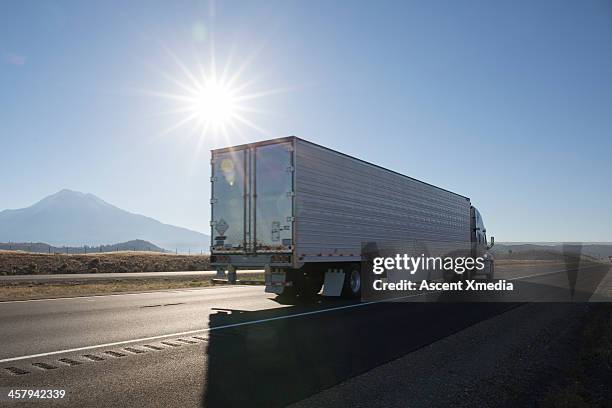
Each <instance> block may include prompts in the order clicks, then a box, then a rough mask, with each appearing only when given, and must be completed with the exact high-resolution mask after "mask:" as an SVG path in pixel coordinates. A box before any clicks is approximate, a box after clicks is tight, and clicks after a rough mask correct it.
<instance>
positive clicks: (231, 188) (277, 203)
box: [211, 142, 294, 254]
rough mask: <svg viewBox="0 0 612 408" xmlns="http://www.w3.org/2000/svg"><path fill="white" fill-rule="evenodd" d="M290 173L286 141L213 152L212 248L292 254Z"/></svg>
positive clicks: (290, 154) (290, 158)
mask: <svg viewBox="0 0 612 408" xmlns="http://www.w3.org/2000/svg"><path fill="white" fill-rule="evenodd" d="M293 171H294V170H293V144H292V143H290V142H285V143H275V144H269V145H262V146H254V147H249V148H245V149H241V150H234V151H226V152H215V153H213V160H212V182H213V183H212V199H211V203H212V237H213V238H212V246H213V248H212V249H213V250H214V251H225V252H240V253H251V254H253V253H257V252H290V251H291V249H292V248H293V196H294V193H293Z"/></svg>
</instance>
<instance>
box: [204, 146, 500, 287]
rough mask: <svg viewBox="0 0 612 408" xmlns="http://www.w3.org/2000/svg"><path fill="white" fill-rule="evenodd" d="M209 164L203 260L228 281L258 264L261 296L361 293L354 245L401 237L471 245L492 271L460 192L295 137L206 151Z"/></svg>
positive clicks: (482, 232) (479, 229)
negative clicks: (208, 226) (207, 240)
mask: <svg viewBox="0 0 612 408" xmlns="http://www.w3.org/2000/svg"><path fill="white" fill-rule="evenodd" d="M211 167H212V173H211V201H210V202H211V248H210V251H211V265H212V267H213V268H215V269H216V270H217V274H218V277H220V278H221V277H222V278H226V279H227V280H228V281H229V282H236V271H237V270H241V269H263V270H264V271H265V280H266V282H265V283H266V292H268V293H276V294H278V295H282V296H286V297H306V296H311V295H313V294H316V293H319V292H320V291H321V288H322V287H323V294H324V295H328V296H340V295H343V296H346V297H353V298H354V297H359V296H360V295H361V289H362V276H361V273H362V272H361V262H362V261H363V260H364V259H363V257H362V253H361V251H362V244H363V243H364V242H377V241H385V242H395V243H401V242H406V241H407V240H411V241H437V242H458V243H466V244H469V246H470V248H471V251H472V254H473V255H474V256H483V255H484V259H485V260H486V264H485V268H484V270H482V271H480V272H482V273H483V274H484V275H485V276H486V277H487V278H489V279H490V278H492V277H493V271H494V268H493V258H492V256H491V255H490V254H489V253H488V252H487V251H488V249H489V248H490V246H489V245H488V243H487V236H486V229H485V226H484V222H483V219H482V216H481V215H480V213H479V211H478V210H477V209H476V208H475V207H473V206H472V205H471V202H470V199H469V198H468V197H465V196H462V195H459V194H456V193H453V192H451V191H448V190H445V189H443V188H440V187H436V186H433V185H431V184H428V183H425V182H423V181H419V180H416V179H414V178H411V177H408V176H405V175H403V174H400V173H397V172H394V171H391V170H388V169H385V168H383V167H380V166H377V165H375V164H372V163H368V162H366V161H364V160H360V159H357V158H355V157H352V156H349V155H347V154H344V153H341V152H338V151H335V150H332V149H329V148H326V147H323V146H320V145H318V144H315V143H312V142H308V141H306V140H304V139H301V138H298V137H295V136H290V137H283V138H277V139H271V140H265V141H260V142H256V143H249V144H243V145H238V146H232V147H226V148H222V149H216V150H212V152H211ZM492 245H493V238H492V237H491V246H492ZM466 276H469V274H466ZM338 282H340V283H339V284H338Z"/></svg>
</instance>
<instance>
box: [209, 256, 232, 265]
mask: <svg viewBox="0 0 612 408" xmlns="http://www.w3.org/2000/svg"><path fill="white" fill-rule="evenodd" d="M229 261H230V257H229V256H227V255H212V256H211V257H210V262H211V263H229Z"/></svg>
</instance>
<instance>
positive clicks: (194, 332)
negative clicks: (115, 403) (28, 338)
mask: <svg viewBox="0 0 612 408" xmlns="http://www.w3.org/2000/svg"><path fill="white" fill-rule="evenodd" d="M428 293H430V292H425V293H419V294H416V295H408V296H400V297H396V298H391V299H384V300H376V301H372V302H362V303H355V304H352V305H345V306H338V307H333V308H329V309H322V310H313V311H311V312H303V313H296V314H291V315H287V316H277V317H269V318H267V319H259V320H251V321H248V322H242V323H233V324H228V325H225V326H217V327H208V328H206V329H198V330H189V331H184V332H179V333H171V334H162V335H159V336H152V337H142V338H140V339H132V340H122V341H116V342H112V343H104V344H96V345H93V346H85V347H77V348H71V349H65V350H57V351H50V352H48V353H39V354H30V355H27V356H19V357H11V358H5V359H2V360H0V363H8V362H10V361H18V360H27V359H30V358H38V357H48V356H53V355H56V354H65V353H74V352H77V351H85V350H93V349H97V348H103V347H114V346H119V345H123V344H131V343H139V342H143V341H152V340H159V339H166V338H169V337H177V336H187V335H192V334H196V333H208V332H211V331H215V330H223V329H229V328H232V327H239V326H248V325H252V324H259V323H266V322H272V321H275V320H284V319H292V318H295V317H303V316H310V315H314V314H320V313H326V312H333V311H335V310H342V309H350V308H354V307H361V306H368V305H372V304H375V303H382V302H388V301H392V300H399V299H405V298H410V297H415V296H422V295H426V294H428Z"/></svg>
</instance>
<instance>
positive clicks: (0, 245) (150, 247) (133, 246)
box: [0, 239, 169, 254]
mask: <svg viewBox="0 0 612 408" xmlns="http://www.w3.org/2000/svg"><path fill="white" fill-rule="evenodd" d="M0 250H5V251H6V250H8V251H11V250H12V251H24V252H39V253H52V254H53V253H62V254H88V253H92V252H95V253H98V252H116V251H149V252H169V251H167V250H165V249H163V248H160V247H158V246H157V245H155V244H152V243H151V242H149V241H143V240H142V239H135V240H133V241H127V242H120V243H118V244H112V245H99V246H97V247H92V246H82V247H56V246H53V245H49V244H45V243H44V242H0Z"/></svg>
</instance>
